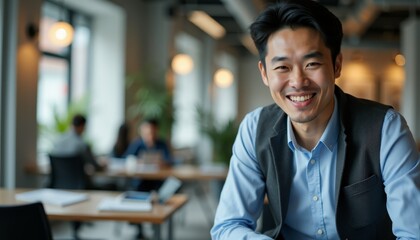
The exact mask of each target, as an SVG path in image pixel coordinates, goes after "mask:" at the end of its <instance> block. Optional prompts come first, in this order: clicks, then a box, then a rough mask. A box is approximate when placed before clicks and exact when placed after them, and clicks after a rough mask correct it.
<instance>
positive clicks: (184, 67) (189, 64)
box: [171, 54, 194, 75]
mask: <svg viewBox="0 0 420 240" xmlns="http://www.w3.org/2000/svg"><path fill="white" fill-rule="evenodd" d="M171 66H172V69H173V70H174V72H175V73H177V74H181V75H184V74H188V73H190V72H191V71H192V69H193V67H194V62H193V60H192V58H191V57H190V56H189V55H188V54H178V55H176V56H175V57H174V59H172V63H171Z"/></svg>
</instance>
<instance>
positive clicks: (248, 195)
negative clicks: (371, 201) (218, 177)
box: [211, 104, 420, 240]
mask: <svg viewBox="0 0 420 240" xmlns="http://www.w3.org/2000/svg"><path fill="white" fill-rule="evenodd" d="M261 110H262V108H258V109H256V110H254V111H253V112H250V113H248V114H247V116H246V117H245V118H244V120H243V121H242V123H241V125H240V128H239V131H238V136H237V137H236V140H235V143H234V145H233V154H232V158H231V163H230V167H229V173H228V177H227V179H226V182H225V185H224V187H223V190H222V194H221V197H220V201H219V205H218V207H217V211H216V217H215V222H214V226H213V228H212V229H211V236H212V239H218V240H219V239H235V240H236V239H270V238H269V237H267V236H265V235H263V234H261V233H258V232H256V231H255V229H256V227H257V220H258V218H259V217H260V215H261V212H262V207H263V201H264V196H265V183H264V179H263V174H262V171H261V169H260V168H259V164H258V161H257V159H256V153H255V141H256V139H255V136H256V131H257V125H258V120H259V116H260V112H261ZM267 127H270V126H267ZM287 128H288V129H287V138H288V144H289V148H290V149H291V150H292V151H293V159H291V160H292V161H293V166H294V175H293V181H292V186H291V192H290V201H289V206H288V212H287V216H286V217H285V222H284V225H283V227H282V234H283V236H284V237H285V239H299V240H302V239H339V236H338V233H337V229H336V223H335V208H336V204H335V202H336V199H335V175H336V158H337V138H338V134H339V132H338V131H339V117H338V111H337V104H336V105H335V108H334V112H333V115H332V117H331V119H330V121H329V123H328V125H327V127H326V129H325V131H324V133H323V135H322V137H321V139H320V141H319V142H318V144H317V145H316V146H315V148H314V149H312V151H308V150H306V149H304V148H302V147H301V146H299V145H298V144H297V142H296V139H295V136H294V133H293V130H292V127H291V122H290V119H288V126H287ZM419 162H420V159H419V153H418V151H417V150H416V143H415V141H414V140H413V137H412V134H411V132H410V131H409V128H408V126H407V123H406V121H405V120H404V118H403V117H402V116H401V115H400V114H399V113H397V112H396V111H394V110H393V109H390V110H388V112H387V113H386V116H385V119H384V124H383V127H382V139H381V149H380V165H381V171H382V177H383V180H384V185H385V192H386V194H387V209H388V213H389V215H390V217H391V219H392V222H393V226H392V229H393V233H394V235H396V236H397V238H398V239H420V218H419V217H418V215H419V214H420V163H419ZM274 184H275V183H274Z"/></svg>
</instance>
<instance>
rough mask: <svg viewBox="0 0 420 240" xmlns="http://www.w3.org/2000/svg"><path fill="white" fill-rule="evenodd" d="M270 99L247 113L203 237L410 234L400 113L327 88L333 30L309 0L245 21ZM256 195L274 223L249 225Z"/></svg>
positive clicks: (410, 149)
mask: <svg viewBox="0 0 420 240" xmlns="http://www.w3.org/2000/svg"><path fill="white" fill-rule="evenodd" d="M251 36H252V38H253V40H254V42H255V45H256V47H257V49H258V51H259V57H260V61H259V63H258V68H259V70H260V72H261V77H262V80H263V83H264V84H265V85H266V86H267V87H268V89H269V90H270V94H271V96H272V98H273V100H274V102H275V103H274V104H272V105H269V106H266V107H260V108H257V109H256V110H254V111H252V112H250V113H249V114H247V116H246V117H245V118H244V120H243V121H242V123H241V126H240V129H239V131H238V136H237V138H236V141H235V143H234V146H233V155H232V158H231V161H230V167H229V174H228V177H227V179H226V183H225V186H224V187H223V190H222V194H221V197H220V202H219V205H218V208H217V212H216V217H215V223H214V226H213V228H212V229H211V235H212V238H213V239H299V240H301V239H358V240H360V239H369V240H371V239H396V238H398V239H420V219H419V218H418V217H417V215H418V213H419V212H420V201H419V199H420V163H419V162H420V159H419V154H418V152H417V149H416V143H415V141H414V139H413V137H412V134H411V132H410V130H409V128H408V126H407V123H406V121H405V120H404V118H403V117H402V116H401V115H400V114H399V113H398V112H396V111H395V110H394V109H392V108H391V107H390V106H385V105H382V104H379V103H376V102H372V101H368V100H364V99H359V98H355V97H353V96H351V95H349V94H346V93H344V92H343V91H342V90H341V89H340V88H339V87H338V86H336V85H335V80H336V78H338V77H339V76H340V72H341V66H342V55H341V50H340V49H341V41H342V36H343V33H342V26H341V23H340V21H339V20H338V18H337V17H336V16H334V15H333V14H332V13H331V12H329V11H328V10H327V9H326V8H325V7H323V6H322V5H320V4H318V3H316V2H315V1H311V0H293V1H281V2H280V3H277V4H275V5H272V6H270V7H269V8H267V9H266V10H265V11H263V12H262V13H261V15H260V16H259V17H258V18H257V19H256V21H255V22H254V23H253V24H252V25H251ZM265 197H266V198H267V199H268V208H269V210H270V212H271V215H272V216H273V223H272V224H271V225H273V226H274V227H273V228H272V229H270V230H268V231H266V232H264V233H259V232H257V231H256V227H257V219H258V218H259V217H260V216H261V213H262V209H263V206H264V199H265Z"/></svg>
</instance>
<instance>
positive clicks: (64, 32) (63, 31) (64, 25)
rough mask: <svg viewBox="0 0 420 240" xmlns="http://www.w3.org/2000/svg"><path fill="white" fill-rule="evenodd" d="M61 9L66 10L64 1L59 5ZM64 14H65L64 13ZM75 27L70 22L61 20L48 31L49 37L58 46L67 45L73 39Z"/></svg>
mask: <svg viewBox="0 0 420 240" xmlns="http://www.w3.org/2000/svg"><path fill="white" fill-rule="evenodd" d="M59 8H60V11H63V12H64V11H65V10H64V3H62V4H61V5H59ZM63 15H64V14H63ZM73 36H74V29H73V26H71V25H70V24H69V23H68V22H65V21H63V20H59V21H57V22H56V23H54V24H53V25H52V26H51V28H50V30H49V31H48V37H49V39H50V41H51V43H52V44H54V45H56V46H58V47H67V46H68V45H70V44H71V43H72V41H73Z"/></svg>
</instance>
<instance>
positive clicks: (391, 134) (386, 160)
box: [380, 110, 420, 239]
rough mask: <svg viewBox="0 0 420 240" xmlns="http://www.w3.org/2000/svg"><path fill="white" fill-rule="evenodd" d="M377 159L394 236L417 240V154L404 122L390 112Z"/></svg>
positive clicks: (419, 187)
mask: <svg viewBox="0 0 420 240" xmlns="http://www.w3.org/2000/svg"><path fill="white" fill-rule="evenodd" d="M380 159H381V170H382V176H383V179H384V185H385V192H386V194H387V209H388V213H389V216H390V217H391V220H392V230H393V233H394V235H395V236H396V237H397V238H398V239H420V218H419V217H418V214H419V213H420V161H419V160H420V159H419V153H418V151H417V149H416V143H415V141H414V139H413V136H412V134H411V132H410V130H409V128H408V126H407V123H406V121H405V119H404V118H403V117H402V116H401V115H400V114H398V113H397V112H395V111H394V110H389V111H388V113H387V115H386V116H385V121H384V125H383V129H382V142H381V156H380Z"/></svg>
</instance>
